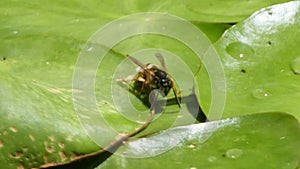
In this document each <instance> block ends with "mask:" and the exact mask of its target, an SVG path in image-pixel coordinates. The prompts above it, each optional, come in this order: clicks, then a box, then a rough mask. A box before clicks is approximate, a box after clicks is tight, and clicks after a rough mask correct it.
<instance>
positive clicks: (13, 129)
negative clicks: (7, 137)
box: [9, 127, 18, 133]
mask: <svg viewBox="0 0 300 169" xmlns="http://www.w3.org/2000/svg"><path fill="white" fill-rule="evenodd" d="M9 129H10V130H11V131H12V132H14V133H16V132H17V131H18V130H17V128H16V127H10V128H9Z"/></svg>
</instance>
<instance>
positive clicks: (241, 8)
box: [115, 0, 287, 23]
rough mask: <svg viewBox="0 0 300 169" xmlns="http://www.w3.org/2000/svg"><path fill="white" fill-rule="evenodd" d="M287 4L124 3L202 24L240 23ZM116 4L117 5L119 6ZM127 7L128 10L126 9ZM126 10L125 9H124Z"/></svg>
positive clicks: (135, 0)
mask: <svg viewBox="0 0 300 169" xmlns="http://www.w3.org/2000/svg"><path fill="white" fill-rule="evenodd" d="M283 2H287V0H272V1H260V0H252V1H240V0H227V1H218V0H209V1H207V0H200V1H194V0H187V1H184V2H183V1H180V0H173V1H163V0H161V1H155V3H153V1H146V0H143V1H139V0H130V1H127V2H126V3H124V4H123V5H124V6H125V9H127V10H128V11H135V12H168V13H169V14H174V15H177V16H179V17H182V18H186V19H188V20H190V21H200V22H219V23H225V22H227V23H228V22H230V23H233V22H238V21H241V20H243V19H245V18H246V17H248V16H249V15H250V14H252V13H253V12H255V11H256V10H259V9H261V8H263V7H267V6H270V5H273V4H277V3H283ZM118 3H119V2H116V4H115V5H118ZM126 7H127V8H126ZM122 9H124V7H123V8H122Z"/></svg>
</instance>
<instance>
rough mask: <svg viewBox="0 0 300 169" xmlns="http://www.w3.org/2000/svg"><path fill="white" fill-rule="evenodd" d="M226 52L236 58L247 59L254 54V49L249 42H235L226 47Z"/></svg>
mask: <svg viewBox="0 0 300 169" xmlns="http://www.w3.org/2000/svg"><path fill="white" fill-rule="evenodd" d="M226 52H227V53H228V54H229V55H231V56H232V57H233V58H235V59H243V60H245V59H247V58H250V57H252V56H253V55H254V50H253V49H252V48H251V47H250V46H249V45H247V44H244V43H241V42H234V43H231V44H229V45H228V46H227V47H226Z"/></svg>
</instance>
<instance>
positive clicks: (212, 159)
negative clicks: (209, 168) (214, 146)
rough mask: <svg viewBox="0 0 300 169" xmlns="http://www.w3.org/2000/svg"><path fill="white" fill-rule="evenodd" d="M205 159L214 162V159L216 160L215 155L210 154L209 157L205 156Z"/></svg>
mask: <svg viewBox="0 0 300 169" xmlns="http://www.w3.org/2000/svg"><path fill="white" fill-rule="evenodd" d="M207 160H208V161H209V162H214V161H216V160H217V157H215V156H210V157H208V158H207Z"/></svg>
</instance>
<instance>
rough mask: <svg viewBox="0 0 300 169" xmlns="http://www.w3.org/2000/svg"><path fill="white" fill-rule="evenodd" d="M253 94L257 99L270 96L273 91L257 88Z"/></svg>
mask: <svg viewBox="0 0 300 169" xmlns="http://www.w3.org/2000/svg"><path fill="white" fill-rule="evenodd" d="M252 96H253V97H254V98H256V99H265V98H267V97H268V96H271V93H270V92H268V91H266V90H264V89H255V90H253V91H252Z"/></svg>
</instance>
